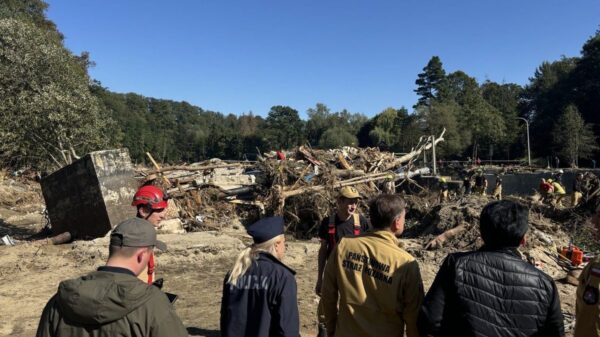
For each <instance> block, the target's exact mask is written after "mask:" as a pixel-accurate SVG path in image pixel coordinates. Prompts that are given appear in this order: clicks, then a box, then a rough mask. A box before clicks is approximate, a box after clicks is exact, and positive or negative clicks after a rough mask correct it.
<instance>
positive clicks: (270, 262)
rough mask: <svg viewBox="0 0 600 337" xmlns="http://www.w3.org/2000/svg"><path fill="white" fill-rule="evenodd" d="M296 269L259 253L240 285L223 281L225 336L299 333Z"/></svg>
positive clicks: (267, 336) (275, 336)
mask: <svg viewBox="0 0 600 337" xmlns="http://www.w3.org/2000/svg"><path fill="white" fill-rule="evenodd" d="M295 274H296V272H294V271H293V270H292V269H290V268H288V267H287V266H286V265H284V264H283V263H281V262H280V261H279V260H278V259H277V258H275V257H274V256H272V255H271V254H268V253H259V257H258V259H257V260H256V261H255V262H254V263H252V265H251V266H250V268H248V270H247V271H246V273H245V274H244V275H242V276H240V278H239V279H238V282H237V284H236V285H231V284H228V283H227V279H228V277H229V274H227V275H226V276H225V280H224V282H223V298H222V299H221V336H223V337H279V336H281V337H299V336H300V318H299V314H298V300H297V287H296V278H295V277H294V275H295Z"/></svg>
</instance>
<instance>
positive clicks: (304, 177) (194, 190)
mask: <svg viewBox="0 0 600 337" xmlns="http://www.w3.org/2000/svg"><path fill="white" fill-rule="evenodd" d="M443 134H444V132H442V134H441V135H440V136H439V137H437V138H435V137H423V138H422V139H421V140H420V141H419V143H418V144H417V145H416V146H415V147H414V148H413V149H412V151H410V152H409V153H406V154H403V155H397V154H394V153H391V152H383V151H380V150H379V149H377V148H361V149H359V148H353V147H343V148H339V149H331V150H317V149H312V148H309V147H305V146H300V147H298V148H296V149H292V150H290V151H286V152H285V153H275V152H273V153H266V154H262V155H260V156H259V158H258V160H257V161H254V162H251V161H223V160H219V159H212V160H208V161H203V162H199V163H194V164H189V165H180V166H170V167H163V168H160V167H159V166H158V165H156V164H155V169H154V170H139V172H138V173H139V178H141V179H142V180H143V182H142V183H144V184H147V183H152V184H156V185H158V186H160V187H162V188H163V189H165V190H166V191H167V192H168V194H169V195H170V196H171V197H172V198H173V199H174V201H175V204H176V206H177V207H178V210H179V211H178V213H179V214H178V215H179V217H180V218H181V219H182V221H183V223H184V227H185V228H186V229H187V230H188V231H195V230H204V229H207V228H212V229H218V228H221V227H223V226H227V225H228V223H229V222H230V221H231V218H232V217H233V216H235V215H237V216H238V217H239V218H240V220H241V221H242V223H248V222H251V221H253V220H255V219H256V218H258V217H259V216H260V215H261V214H269V215H271V214H276V215H283V216H284V217H286V220H287V221H286V223H287V224H288V231H290V232H292V233H295V234H296V235H297V237H299V238H303V237H310V236H312V235H314V234H315V233H316V229H317V226H318V224H319V223H320V221H321V220H322V219H323V218H324V217H326V216H327V214H328V213H329V212H330V210H331V207H332V206H333V205H334V202H335V196H336V191H337V190H338V189H339V188H341V187H343V186H354V187H356V188H357V189H358V190H359V192H360V193H361V195H362V196H363V197H364V198H366V199H368V198H370V197H372V196H374V195H376V194H378V193H380V192H382V191H384V192H394V191H396V188H397V187H401V186H402V185H414V186H417V188H420V189H423V188H422V187H420V186H418V184H417V183H416V182H415V181H414V180H412V179H411V178H412V177H414V176H415V175H419V174H425V173H428V172H429V170H428V169H427V168H416V167H414V165H413V163H414V161H415V159H416V158H417V157H418V156H419V155H420V154H421V153H422V152H423V151H425V150H429V149H431V148H432V147H433V146H434V145H435V144H437V143H439V142H441V141H443V140H444V138H443ZM361 202H363V203H364V202H365V201H364V200H363V201H361ZM363 206H366V205H363ZM363 209H366V208H363Z"/></svg>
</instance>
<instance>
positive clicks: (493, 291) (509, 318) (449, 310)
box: [418, 247, 564, 337]
mask: <svg viewBox="0 0 600 337" xmlns="http://www.w3.org/2000/svg"><path fill="white" fill-rule="evenodd" d="M418 324H419V332H420V335H421V336H436V337H440V336H462V337H469V336H486V337H494V336H507V337H508V336H511V337H520V336H540V337H555V336H556V337H558V336H560V337H562V336H564V326H563V316H562V313H561V311H560V300H559V297H558V292H557V290H556V285H555V284H554V281H553V280H552V279H551V278H550V277H549V276H548V275H546V274H544V273H543V272H541V271H540V270H538V269H536V268H535V267H533V266H532V265H530V264H529V263H527V262H525V261H523V260H522V259H521V257H520V254H519V253H518V251H517V250H516V249H508V248H506V249H500V250H490V249H486V248H485V247H484V248H482V249H481V250H479V251H475V252H468V253H456V254H450V255H448V257H447V258H446V260H445V261H444V262H443V263H442V266H441V267H440V270H439V272H438V274H437V276H436V278H435V280H434V282H433V285H432V286H431V288H430V290H429V292H428V293H427V296H426V297H425V301H424V302H423V306H422V307H421V312H420V314H419V322H418Z"/></svg>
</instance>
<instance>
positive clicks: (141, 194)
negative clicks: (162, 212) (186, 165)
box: [131, 185, 169, 209]
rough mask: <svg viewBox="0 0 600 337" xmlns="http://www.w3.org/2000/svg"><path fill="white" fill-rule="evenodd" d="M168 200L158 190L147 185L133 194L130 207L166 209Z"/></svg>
mask: <svg viewBox="0 0 600 337" xmlns="http://www.w3.org/2000/svg"><path fill="white" fill-rule="evenodd" d="M168 199H169V198H168V197H166V196H165V194H164V193H163V191H162V190H161V189H160V188H158V187H156V186H152V185H147V186H142V187H140V189H139V190H138V191H137V192H135V195H134V196H133V201H132V202H131V206H139V205H149V206H150V208H152V209H161V208H167V205H168V204H167V200H168Z"/></svg>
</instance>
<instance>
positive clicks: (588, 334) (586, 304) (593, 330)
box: [575, 256, 600, 337]
mask: <svg viewBox="0 0 600 337" xmlns="http://www.w3.org/2000/svg"><path fill="white" fill-rule="evenodd" d="M599 292H600V256H599V257H596V259H595V260H593V261H590V263H588V265H587V266H586V267H585V268H584V269H583V272H581V276H580V277H579V286H577V302H576V308H577V309H576V317H575V318H576V322H575V337H599V336H600V299H599V297H600V296H599Z"/></svg>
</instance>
